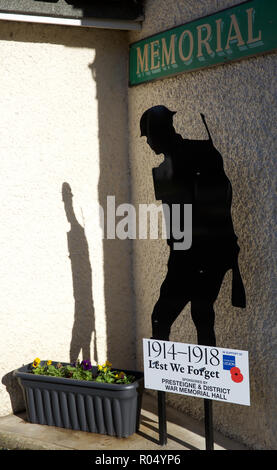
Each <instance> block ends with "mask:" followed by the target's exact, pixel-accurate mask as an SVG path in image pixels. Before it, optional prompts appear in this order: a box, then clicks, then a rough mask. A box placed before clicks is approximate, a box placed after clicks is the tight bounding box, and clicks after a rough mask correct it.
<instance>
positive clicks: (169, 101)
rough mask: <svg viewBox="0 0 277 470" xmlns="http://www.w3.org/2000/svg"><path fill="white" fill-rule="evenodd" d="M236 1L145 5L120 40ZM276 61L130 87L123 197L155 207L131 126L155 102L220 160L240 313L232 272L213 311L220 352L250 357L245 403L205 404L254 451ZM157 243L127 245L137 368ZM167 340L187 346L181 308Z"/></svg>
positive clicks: (271, 349)
mask: <svg viewBox="0 0 277 470" xmlns="http://www.w3.org/2000/svg"><path fill="white" fill-rule="evenodd" d="M238 3H240V1H239V0H238V1H236V0H224V1H214V0H205V1H197V2H196V1H195V0H186V1H179V0H177V1H176V0H160V1H159V2H157V1H155V0H148V1H147V2H146V8H145V21H144V23H143V28H142V31H141V32H139V33H138V32H132V33H130V35H129V39H130V44H132V43H134V42H136V41H139V40H141V39H143V38H147V37H148V36H151V35H153V34H156V33H159V32H161V31H165V30H167V29H169V28H173V27H175V26H178V25H182V24H184V23H187V22H190V21H193V20H195V19H198V18H201V17H205V16H207V15H210V14H213V13H216V12H217V11H220V10H222V9H223V8H227V7H231V6H234V5H236V4H238ZM276 72H277V54H276V52H271V53H269V54H267V55H262V56H259V57H252V58H248V59H243V60H241V61H239V62H233V63H230V64H228V65H218V66H215V67H213V68H209V69H203V70H201V71H194V72H190V73H184V74H180V75H178V76H175V77H169V78H165V79H163V80H157V81H152V82H149V83H144V84H141V85H139V86H134V87H130V88H129V133H130V142H129V149H130V165H131V183H132V184H131V188H132V200H133V203H134V204H135V205H138V204H139V203H148V204H150V203H153V202H155V195H154V188H153V182H152V168H153V167H154V166H158V165H159V164H160V162H161V161H162V156H161V157H160V156H158V157H157V156H156V155H155V154H154V153H153V152H152V151H151V149H150V148H149V147H148V145H147V144H146V138H145V137H140V130H139V120H140V117H141V115H142V113H143V112H144V111H145V110H146V109H148V108H149V107H151V106H154V105H158V104H163V105H165V106H167V107H168V108H169V109H171V110H174V111H177V114H176V115H175V116H174V125H175V128H176V130H177V131H178V132H179V133H180V134H181V135H182V136H183V137H187V138H190V139H205V138H207V134H206V131H205V128H204V126H203V123H202V121H201V117H200V112H202V113H203V114H204V115H205V117H206V120H207V124H208V126H209V129H210V132H211V135H212V138H213V141H214V144H215V146H216V148H217V149H218V150H219V151H220V153H221V154H222V156H223V159H224V167H225V171H226V174H227V176H228V177H229V179H230V181H231V183H232V187H233V204H232V216H233V221H234V226H235V232H236V234H237V236H238V239H239V245H240V248H241V251H240V257H239V263H240V268H241V273H242V277H243V280H244V284H245V288H246V295H247V308H246V309H239V308H234V307H232V305H231V301H230V298H231V272H230V271H229V272H228V273H227V274H226V276H225V279H224V282H223V285H222V288H221V292H220V295H219V297H218V299H217V302H216V304H215V310H216V326H215V327H216V336H217V345H218V346H219V347H229V348H236V349H243V350H248V351H249V357H250V384H251V390H250V393H251V396H250V398H251V406H250V407H248V406H242V405H233V404H224V403H221V402H216V401H214V402H213V409H214V426H215V428H216V429H218V430H220V431H221V432H223V433H225V434H226V435H228V436H231V437H233V438H236V439H238V440H239V441H240V442H244V443H245V444H246V445H248V446H250V447H252V448H256V449H276V444H277V443H276V432H277V420H276V417H277V400H276V388H277V387H276V386H277V374H276V366H275V362H276V351H277V344H276V343H277V327H276V312H275V310H276V309H275V299H276V296H274V294H273V292H274V277H275V276H274V273H275V272H276V271H275V268H274V265H275V262H274V247H276V245H275V242H274V229H275V224H274V215H273V205H274V194H275V193H274V180H275V175H276V167H275V165H276V163H275V162H276V150H277V149H276V98H277V96H276V95H277V85H276ZM168 251H169V250H168V248H167V244H166V241H165V240H135V241H134V242H133V275H134V291H135V307H136V324H137V326H136V329H137V343H136V344H137V360H138V366H139V367H140V368H142V366H143V363H142V342H141V340H140V339H141V338H143V337H145V338H149V337H150V336H151V313H152V310H153V306H154V305H155V302H156V301H157V299H158V296H159V289H160V285H161V283H162V281H163V279H164V276H165V274H166V269H167V266H166V263H167V258H168ZM170 339H171V340H174V341H180V342H188V343H195V342H197V339H196V331H195V327H194V325H193V323H192V320H191V317H190V305H188V306H187V307H186V308H185V309H184V312H183V313H182V314H181V315H180V316H179V317H178V319H177V320H176V322H175V324H174V325H173V327H172V331H171V336H170ZM167 401H168V403H170V404H171V405H173V406H174V407H176V408H178V409H180V410H183V411H185V412H188V413H189V414H191V415H192V416H194V417H196V418H198V419H203V400H200V399H197V398H190V397H187V396H185V397H183V396H180V395H176V394H170V393H168V394H167Z"/></svg>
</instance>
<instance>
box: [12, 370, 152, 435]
mask: <svg viewBox="0 0 277 470" xmlns="http://www.w3.org/2000/svg"><path fill="white" fill-rule="evenodd" d="M63 365H66V364H65V363H63ZM30 367H31V364H27V365H26V366H23V367H21V368H19V369H17V370H15V371H14V375H15V376H16V377H17V379H18V381H19V383H20V385H21V387H22V389H23V394H24V399H25V403H26V410H27V419H28V421H30V422H31V423H36V424H46V425H48V426H58V427H63V428H68V429H74V430H79V431H87V432H94V433H99V434H108V435H110V436H117V437H128V436H130V435H131V434H133V433H134V432H136V431H137V430H138V429H139V418H140V411H141V400H142V393H143V373H142V372H138V371H131V370H125V371H124V372H126V373H127V374H131V375H134V376H135V377H136V381H135V382H133V383H131V384H128V385H122V384H105V383H99V382H93V381H86V380H74V379H67V378H62V377H50V376H46V375H35V374H32V373H31V372H28V370H30Z"/></svg>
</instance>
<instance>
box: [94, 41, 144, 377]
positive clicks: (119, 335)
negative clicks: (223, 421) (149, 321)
mask: <svg viewBox="0 0 277 470" xmlns="http://www.w3.org/2000/svg"><path fill="white" fill-rule="evenodd" d="M115 47H116V46H115ZM89 68H90V70H91V73H92V78H93V80H94V81H95V82H96V90H97V101H98V125H99V165H100V173H99V182H98V198H99V204H100V205H101V207H102V208H103V209H104V212H105V213H107V212H106V205H107V196H108V195H113V196H115V205H116V207H117V206H118V205H119V204H121V203H125V202H130V183H129V182H130V174H129V167H128V163H127V158H126V156H127V155H128V135H126V130H127V129H128V125H127V113H126V109H127V105H126V94H127V93H125V94H124V92H123V91H122V89H120V87H118V86H117V84H116V79H115V77H122V82H123V83H124V80H126V84H125V85H126V90H127V70H125V69H124V67H123V64H122V63H121V62H120V61H119V60H115V59H113V75H112V76H111V77H109V83H108V86H107V82H106V83H105V80H103V77H105V76H106V73H107V70H106V64H105V60H103V58H102V57H101V56H100V54H99V53H97V51H96V54H95V59H94V62H93V63H91V64H90V65H89ZM115 218H116V217H115ZM106 230H107V226H106V220H104V237H103V260H104V268H105V269H104V290H105V293H104V295H105V311H106V332H107V359H108V360H110V361H111V362H115V361H117V364H118V365H119V366H120V367H125V368H132V367H134V364H135V354H136V353H135V349H136V348H135V340H136V330H135V319H134V318H133V311H134V308H133V298H134V297H133V296H134V293H133V290H132V285H131V282H130V279H132V245H131V243H132V242H131V240H129V239H125V240H120V239H119V238H118V237H116V236H115V238H114V239H108V238H107V237H106V236H105V234H106V233H107V232H106Z"/></svg>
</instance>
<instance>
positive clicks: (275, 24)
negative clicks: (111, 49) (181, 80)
mask: <svg viewBox="0 0 277 470" xmlns="http://www.w3.org/2000/svg"><path fill="white" fill-rule="evenodd" d="M273 49H277V0H251V1H247V2H244V3H240V4H239V5H237V6H235V7H233V8H229V9H226V10H222V11H219V12H217V13H216V14H214V15H210V16H207V17H205V18H200V19H198V20H195V21H192V22H191V23H187V24H183V25H181V26H178V27H176V28H173V29H170V30H167V31H163V32H161V33H158V34H155V35H154V36H151V37H148V38H145V39H142V40H141V41H138V42H136V43H133V44H131V45H130V57H129V83H130V85H139V84H140V83H144V82H148V81H150V80H155V79H161V78H164V77H167V76H170V75H176V74H178V73H184V72H191V71H192V70H198V69H201V68H205V67H211V66H213V65H217V64H221V63H228V62H230V61H233V60H239V59H242V58H244V57H249V56H252V55H256V54H261V53H265V52H268V51H271V50H273Z"/></svg>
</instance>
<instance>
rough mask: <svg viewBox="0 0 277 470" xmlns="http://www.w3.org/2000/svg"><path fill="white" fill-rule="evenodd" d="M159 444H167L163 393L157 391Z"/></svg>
mask: <svg viewBox="0 0 277 470" xmlns="http://www.w3.org/2000/svg"><path fill="white" fill-rule="evenodd" d="M158 414H159V444H160V446H165V445H166V444H167V433H166V406H165V392H162V391H158Z"/></svg>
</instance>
